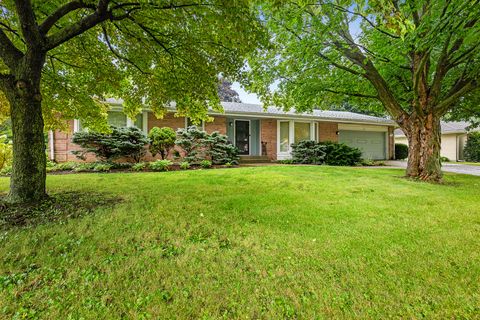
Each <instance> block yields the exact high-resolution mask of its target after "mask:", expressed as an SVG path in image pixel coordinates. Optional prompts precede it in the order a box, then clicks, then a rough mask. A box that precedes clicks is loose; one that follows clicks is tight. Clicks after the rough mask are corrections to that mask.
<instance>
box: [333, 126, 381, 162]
mask: <svg viewBox="0 0 480 320" xmlns="http://www.w3.org/2000/svg"><path fill="white" fill-rule="evenodd" d="M385 138H386V137H385V132H374V131H354V130H340V131H339V132H338V141H339V142H342V143H345V144H346V145H348V146H350V147H355V148H358V149H360V150H361V151H362V157H363V158H364V159H373V160H383V159H386V158H387V157H386V154H387V152H386V151H387V148H386V143H385Z"/></svg>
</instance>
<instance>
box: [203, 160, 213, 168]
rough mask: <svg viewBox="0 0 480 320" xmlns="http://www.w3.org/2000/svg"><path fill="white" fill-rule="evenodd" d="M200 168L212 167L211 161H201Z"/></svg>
mask: <svg viewBox="0 0 480 320" xmlns="http://www.w3.org/2000/svg"><path fill="white" fill-rule="evenodd" d="M200 166H201V167H202V168H204V169H208V168H211V167H212V161H210V160H202V161H200Z"/></svg>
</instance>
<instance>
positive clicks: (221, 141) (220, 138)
mask: <svg viewBox="0 0 480 320" xmlns="http://www.w3.org/2000/svg"><path fill="white" fill-rule="evenodd" d="M204 143H205V147H206V154H207V155H208V156H210V158H211V159H212V163H213V164H226V163H230V164H238V160H239V159H240V158H239V156H238V149H237V147H235V146H234V145H233V144H231V143H230V141H228V137H227V136H226V135H224V134H221V133H219V132H217V131H215V132H213V133H212V134H210V135H208V136H207V137H206V139H205V140H204Z"/></svg>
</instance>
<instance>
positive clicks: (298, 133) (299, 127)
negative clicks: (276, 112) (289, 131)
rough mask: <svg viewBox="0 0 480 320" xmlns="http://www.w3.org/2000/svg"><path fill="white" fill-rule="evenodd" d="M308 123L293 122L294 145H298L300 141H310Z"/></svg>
mask: <svg viewBox="0 0 480 320" xmlns="http://www.w3.org/2000/svg"><path fill="white" fill-rule="evenodd" d="M310 131H311V130H310V122H295V133H294V137H295V140H294V141H295V143H298V142H300V141H302V140H310V139H311V132H310Z"/></svg>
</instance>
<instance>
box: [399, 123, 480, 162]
mask: <svg viewBox="0 0 480 320" xmlns="http://www.w3.org/2000/svg"><path fill="white" fill-rule="evenodd" d="M469 125H470V123H468V122H463V121H458V122H443V121H442V122H441V131H442V135H441V139H442V144H441V150H440V155H441V156H442V157H446V158H448V159H449V160H451V161H463V160H464V156H463V149H464V147H465V143H466V142H467V135H468V132H469V131H468V130H467V127H468V126H469ZM478 130H479V129H473V130H472V131H478ZM395 143H404V144H406V145H408V141H407V138H406V137H405V134H404V133H403V131H402V130H401V129H397V130H395Z"/></svg>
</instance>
